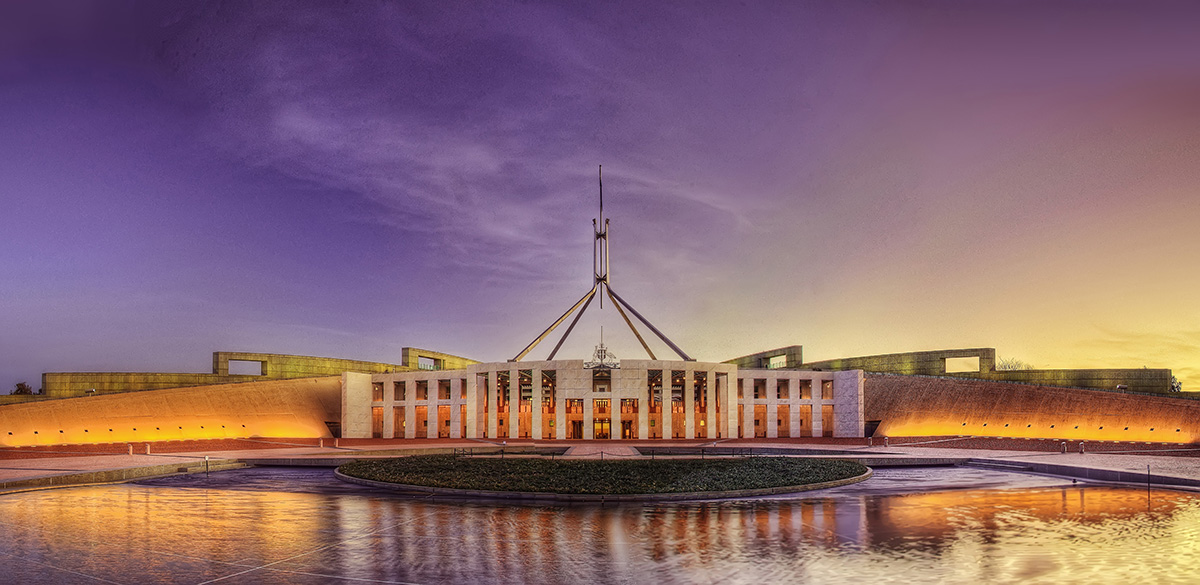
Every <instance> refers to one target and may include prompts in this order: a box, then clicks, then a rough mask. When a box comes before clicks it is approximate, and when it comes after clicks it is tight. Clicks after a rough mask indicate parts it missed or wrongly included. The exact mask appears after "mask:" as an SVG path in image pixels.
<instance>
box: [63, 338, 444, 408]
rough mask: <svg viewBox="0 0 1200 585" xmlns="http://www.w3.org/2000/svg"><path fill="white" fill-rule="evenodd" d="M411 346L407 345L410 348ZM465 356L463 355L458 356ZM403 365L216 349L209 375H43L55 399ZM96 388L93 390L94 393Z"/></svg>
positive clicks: (374, 371) (397, 368)
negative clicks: (249, 367)
mask: <svg viewBox="0 0 1200 585" xmlns="http://www.w3.org/2000/svg"><path fill="white" fill-rule="evenodd" d="M407 350H408V348H405V351H407ZM459 359H462V358H459ZM230 361H248V362H258V363H260V364H261V366H260V370H259V371H260V372H261V374H259V375H232V376H231V375H230V374H229V362H230ZM407 369H408V368H406V367H405V366H403V365H400V364H388V363H381V362H364V361H359V360H345V359H339V358H326V357H315V356H306V355H285V354H277V353H251V352H239V351H217V352H213V371H212V373H210V374H189V373H164V372H47V373H45V374H42V389H43V390H42V392H43V393H44V394H45V395H46V396H50V397H54V398H67V397H72V396H87V395H89V394H112V393H117V392H137V391H141V390H159V389H163V388H183V387H189V386H205V385H210V384H231V383H238V382H255V381H260V380H287V379H292V378H313V377H318V376H340V375H341V374H342V372H359V373H365V374H378V373H384V372H396V371H405V370H407ZM93 390H94V392H93Z"/></svg>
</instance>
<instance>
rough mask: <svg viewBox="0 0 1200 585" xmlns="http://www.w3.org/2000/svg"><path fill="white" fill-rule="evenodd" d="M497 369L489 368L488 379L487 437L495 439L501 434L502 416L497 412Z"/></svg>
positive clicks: (486, 382)
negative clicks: (500, 421)
mask: <svg viewBox="0 0 1200 585" xmlns="http://www.w3.org/2000/svg"><path fill="white" fill-rule="evenodd" d="M496 374H497V372H496V370H488V375H487V380H486V381H484V383H485V384H487V438H488V439H495V438H496V437H499V436H500V424H499V420H500V416H499V414H498V413H497V412H496V400H497V394H496V380H497V379H498V378H497V375H496Z"/></svg>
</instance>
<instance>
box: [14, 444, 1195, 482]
mask: <svg viewBox="0 0 1200 585" xmlns="http://www.w3.org/2000/svg"><path fill="white" fill-rule="evenodd" d="M639 446H640V447H646V448H654V449H662V448H666V447H694V448H695V447H702V446H703V447H716V448H729V447H733V448H737V449H747V448H755V449H771V450H773V451H775V450H777V451H779V452H785V453H786V454H795V455H805V454H809V455H810V456H818V457H833V458H843V459H855V460H859V461H861V462H863V463H864V464H866V465H868V466H871V465H874V466H884V467H886V466H922V465H938V464H940V465H972V466H979V467H986V468H991V469H997V470H1004V471H1013V472H1021V473H1041V474H1047V475H1057V476H1065V477H1074V478H1080V479H1084V480H1087V481H1115V482H1124V483H1133V484H1142V485H1144V484H1145V483H1146V481H1147V466H1149V467H1150V480H1151V481H1150V482H1151V483H1152V484H1153V485H1155V486H1156V487H1171V488H1177V489H1188V490H1195V491H1200V457H1173V456H1166V455H1161V454H1159V455H1152V454H1135V453H1130V454H1109V453H1084V454H1080V453H1077V452H1068V453H1065V454H1064V453H1047V452H1032V451H1006V450H996V449H957V448H948V447H925V446H912V445H901V446H890V447H883V446H880V445H874V446H862V445H859V446H850V445H823V444H814V443H806V444H788V443H780V442H755V441H719V442H718V441H679V442H674V441H667V442H663V441H654V442H652V443H648V444H643V443H639V442H637V441H619V442H616V441H614V442H613V444H608V445H601V444H596V443H594V442H592V443H590V444H586V443H580V444H571V443H570V442H563V441H527V440H526V441H508V442H506V443H505V442H501V441H485V440H461V439H459V440H441V441H435V440H430V441H421V442H420V444H419V445H413V444H411V443H407V444H406V443H400V442H380V443H377V444H368V445H355V446H344V447H323V448H322V447H287V448H272V449H246V450H232V451H211V452H195V453H171V454H161V455H144V454H135V455H89V456H76V457H48V458H37V459H4V460H0V493H4V492H12V491H24V490H27V489H38V488H44V487H60V486H67V485H81V484H88V483H104V482H115V481H128V480H132V479H139V478H145V477H154V476H161V475H170V474H176V473H202V472H204V463H205V457H206V456H207V457H208V458H209V469H210V470H213V471H216V470H221V469H231V468H237V467H245V466H247V465H313V466H322V467H324V466H329V467H333V466H336V465H338V464H340V463H344V462H347V461H350V460H353V459H361V458H364V457H395V456H398V455H402V454H417V453H437V452H442V453H445V452H453V451H454V450H456V449H458V450H464V449H470V450H473V451H475V452H476V453H486V452H488V451H498V450H499V449H500V448H503V449H505V450H506V451H507V452H508V453H513V452H514V451H520V450H522V449H530V448H533V447H536V448H559V449H566V453H565V454H564V455H561V456H565V457H571V458H586V459H594V458H599V457H601V456H602V455H601V453H603V454H604V455H603V456H604V457H612V458H614V459H617V458H620V459H626V458H630V457H635V456H638V452H637V448H638V447H639ZM831 450H835V451H839V452H840V453H839V454H828V452H829V451H831ZM821 452H825V453H821ZM814 453H817V454H814ZM772 454H774V453H772ZM781 454H782V453H781Z"/></svg>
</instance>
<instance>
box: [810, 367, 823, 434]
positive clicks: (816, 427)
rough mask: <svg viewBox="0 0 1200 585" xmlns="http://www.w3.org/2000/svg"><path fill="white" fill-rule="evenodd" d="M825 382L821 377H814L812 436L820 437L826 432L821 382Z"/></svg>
mask: <svg viewBox="0 0 1200 585" xmlns="http://www.w3.org/2000/svg"><path fill="white" fill-rule="evenodd" d="M822 382H824V380H822V379H821V378H813V381H812V427H811V428H812V436H814V437H820V436H821V435H822V434H824V429H822V428H821V427H822V425H821V403H822V401H821V384H822Z"/></svg>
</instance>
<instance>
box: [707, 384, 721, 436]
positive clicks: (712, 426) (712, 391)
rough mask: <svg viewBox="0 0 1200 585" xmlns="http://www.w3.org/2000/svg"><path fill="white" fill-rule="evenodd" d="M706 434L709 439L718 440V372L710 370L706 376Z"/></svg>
mask: <svg viewBox="0 0 1200 585" xmlns="http://www.w3.org/2000/svg"><path fill="white" fill-rule="evenodd" d="M704 404H706V406H704V409H706V412H704V434H706V435H708V438H709V439H716V430H718V429H716V372H713V370H709V372H707V373H706V374H704Z"/></svg>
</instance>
